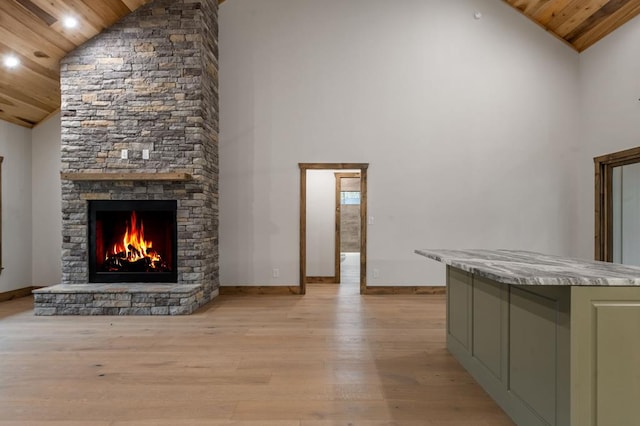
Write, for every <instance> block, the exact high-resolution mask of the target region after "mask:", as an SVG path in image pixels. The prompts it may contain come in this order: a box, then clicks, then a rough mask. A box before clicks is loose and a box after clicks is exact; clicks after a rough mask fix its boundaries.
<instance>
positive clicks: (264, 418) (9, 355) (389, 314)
mask: <svg viewBox="0 0 640 426" xmlns="http://www.w3.org/2000/svg"><path fill="white" fill-rule="evenodd" d="M444 324H445V306H444V298H443V297H442V296H429V295H411V296H404V295H393V296H360V295H358V287H357V285H353V286H345V285H340V286H337V285H333V286H332V285H323V284H318V285H309V286H308V293H307V295H305V296H220V297H219V298H218V299H216V300H215V301H214V302H212V303H211V304H209V305H208V306H206V307H204V308H203V309H201V310H199V311H198V312H197V313H195V314H194V315H190V316H181V317H34V316H33V311H32V299H31V298H24V299H19V300H14V301H9V302H4V303H0V425H2V426H9V425H11V426H13V425H15V426H18V425H20V426H24V425H47V426H53V425H55V426H63V425H64V426H67V425H70V426H81V425H82V426H106V425H111V426H124V425H127V426H132V425H142V426H151V425H154V426H155V425H158V426H169V425H171V426H174V425H196V426H203V425H252V426H259V425H260V426H262V425H264V426H329V425H344V426H346V425H365V426H366V425H371V426H373V425H376V426H382V425H385V426H391V425H408V426H410V425H425V426H434V425H442V426H453V425H477V426H499V425H512V424H513V423H512V422H511V421H510V420H509V419H508V417H507V416H506V415H505V414H504V413H503V412H502V411H501V410H500V409H499V408H498V407H497V406H496V404H495V403H494V402H493V401H492V400H491V399H490V398H489V397H488V396H487V395H486V394H485V393H484V391H483V390H482V389H481V388H480V387H479V386H478V385H477V384H475V382H474V381H473V379H472V378H471V377H470V376H469V375H468V374H467V373H466V372H465V371H464V370H463V369H462V367H460V365H459V364H458V363H457V362H456V361H455V360H454V359H453V358H452V357H451V356H450V355H449V354H448V353H447V352H446V350H445V335H444Z"/></svg>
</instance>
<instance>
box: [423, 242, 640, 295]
mask: <svg viewBox="0 0 640 426" xmlns="http://www.w3.org/2000/svg"><path fill="white" fill-rule="evenodd" d="M415 252H416V253H417V254H419V255H422V256H425V257H428V258H429V259H433V260H437V261H438V262H442V263H445V264H447V265H450V266H453V267H455V268H458V269H462V270H464V271H467V272H471V273H473V274H477V275H479V276H483V277H485V278H489V279H491V280H494V281H498V282H501V283H504V284H517V285H568V286H572V285H575V286H579V285H583V286H640V267H637V266H630V265H620V264H616V263H607V262H598V261H593V260H582V259H571V258H566V257H559V256H551V255H546V254H541V253H535V252H530V251H518V250H445V249H442V250H439V249H434V250H431V249H424V250H416V251H415Z"/></svg>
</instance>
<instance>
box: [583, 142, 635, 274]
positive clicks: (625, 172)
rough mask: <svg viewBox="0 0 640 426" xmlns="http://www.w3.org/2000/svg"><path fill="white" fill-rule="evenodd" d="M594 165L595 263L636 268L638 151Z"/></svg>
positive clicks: (611, 156)
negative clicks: (620, 264) (617, 264)
mask: <svg viewBox="0 0 640 426" xmlns="http://www.w3.org/2000/svg"><path fill="white" fill-rule="evenodd" d="M594 162H595V183H596V188H595V259H596V260H602V261H605V262H616V263H622V264H627V265H636V266H640V243H639V241H640V148H632V149H628V150H625V151H620V152H615V153H612V154H607V155H603V156H600V157H596V158H594Z"/></svg>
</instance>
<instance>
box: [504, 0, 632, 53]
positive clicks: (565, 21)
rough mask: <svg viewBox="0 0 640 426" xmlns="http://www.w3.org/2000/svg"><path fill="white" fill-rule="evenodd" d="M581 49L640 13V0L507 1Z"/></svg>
mask: <svg viewBox="0 0 640 426" xmlns="http://www.w3.org/2000/svg"><path fill="white" fill-rule="evenodd" d="M504 1H506V2H507V3H509V4H510V5H511V6H513V7H515V8H516V9H518V10H519V11H521V12H522V13H523V14H524V15H525V16H527V17H528V18H529V19H531V20H533V21H534V22H536V23H537V24H539V25H540V26H541V27H543V28H545V29H546V30H547V31H549V32H551V33H552V34H554V35H555V36H556V37H558V38H560V39H562V40H564V41H565V42H567V43H568V44H569V45H571V46H572V47H573V48H574V49H576V50H577V51H578V52H582V51H583V50H585V49H586V48H588V47H589V46H591V45H593V44H594V43H596V42H597V41H598V40H600V39H602V38H603V37H604V36H606V35H607V34H609V33H611V32H612V31H614V30H615V29H616V28H618V27H620V26H621V25H624V24H625V23H627V22H628V21H629V20H631V19H632V18H634V17H636V16H637V15H638V14H639V13H640V0H504Z"/></svg>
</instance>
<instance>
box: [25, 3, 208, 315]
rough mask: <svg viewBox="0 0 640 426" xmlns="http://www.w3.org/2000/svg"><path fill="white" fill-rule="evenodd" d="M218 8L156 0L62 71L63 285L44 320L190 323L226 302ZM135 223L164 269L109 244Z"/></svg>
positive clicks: (42, 307)
mask: <svg viewBox="0 0 640 426" xmlns="http://www.w3.org/2000/svg"><path fill="white" fill-rule="evenodd" d="M217 7H218V5H217V0H156V1H154V2H152V3H150V4H148V5H146V6H143V7H141V8H139V9H137V10H136V11H135V12H133V13H132V14H131V15H129V16H127V17H125V18H124V19H123V20H122V21H120V22H118V23H117V24H115V25H114V26H113V27H111V28H109V29H107V30H105V31H104V32H103V33H101V34H100V35H98V36H96V37H95V38H94V39H92V40H90V41H89V42H87V43H86V44H84V45H82V46H80V47H79V48H78V49H76V50H75V51H73V52H71V53H70V54H69V55H68V56H67V57H65V58H64V59H63V60H62V62H61V92H62V107H61V112H62V120H61V126H62V146H61V149H62V167H63V170H62V210H63V211H62V216H63V218H62V221H63V223H62V232H63V245H62V280H63V282H62V284H61V285H60V286H53V287H49V288H46V289H41V290H38V291H37V292H36V293H35V295H36V296H35V301H36V302H35V303H36V314H38V315H59V314H180V313H190V312H192V311H193V310H194V309H196V308H197V307H198V306H201V305H202V304H204V303H206V302H208V301H209V300H211V298H212V297H215V296H216V295H217V292H218V287H219V282H218V281H219V280H218V237H217V226H218V154H217V135H218V93H217V69H218V65H217V56H218V47H217ZM110 203H111V204H110ZM127 203H129V204H131V203H133V204H135V203H139V204H137V207H135V208H131V206H129V207H126V205H127ZM154 203H155V204H154ZM109 205H111V206H112V207H106V206H109ZM160 205H162V206H165V207H166V206H169V205H171V206H173V207H171V208H169V209H165V212H166V211H167V210H168V211H171V210H172V211H173V213H165V214H164V216H163V214H159V215H155V216H154V215H153V214H151V213H150V212H151V211H154V209H155V211H158V206H160ZM114 206H115V207H114ZM122 206H125V207H122ZM145 206H146V207H145ZM150 206H155V207H150ZM160 210H162V209H160ZM105 211H106V212H105ZM109 212H110V213H109ZM132 212H135V219H134V218H133V217H132ZM167 215H168V216H171V217H173V218H175V222H174V223H172V224H168V223H163V221H164V220H166V218H167V217H168V216H167ZM138 219H142V220H143V222H144V229H145V236H146V237H150V235H149V232H151V233H154V235H153V238H154V239H155V240H157V241H153V242H152V243H153V247H162V250H163V251H164V253H155V254H154V253H153V249H151V251H149V253H144V255H146V254H151V255H152V257H154V256H156V254H157V255H158V256H160V259H161V260H160V261H154V260H153V259H151V258H145V256H144V255H143V256H142V258H141V257H140V256H139V255H140V253H138V254H136V253H134V252H133V251H130V247H128V246H129V245H131V244H128V243H124V241H123V242H122V243H118V242H117V240H118V238H120V236H119V235H112V234H118V233H120V232H122V231H123V230H124V229H125V228H126V226H127V225H126V224H127V223H128V224H129V225H128V226H131V223H132V222H133V221H136V223H138ZM122 221H124V224H123V223H118V224H116V222H122ZM105 227H106V228H109V229H106V228H105ZM123 227H125V228H123ZM149 227H154V228H161V229H160V230H157V229H156V230H154V231H150V228H149ZM171 227H174V228H172V229H173V231H171V230H169V231H168V230H167V228H171ZM138 231H139V229H138ZM105 232H106V233H109V235H105ZM101 239H102V240H101ZM105 240H109V243H108V244H107V243H106V242H105ZM114 241H115V242H114ZM96 243H99V245H98V246H96ZM110 244H116V245H117V244H121V245H120V246H117V247H115V249H108V248H107V245H110ZM125 245H126V246H127V247H125ZM131 246H132V247H131V250H137V251H140V248H139V247H134V246H133V245H131ZM109 250H111V251H112V252H108V251H109ZM145 250H146V249H145ZM114 252H115V253H114ZM169 252H170V253H169ZM98 257H99V258H100V259H101V260H98ZM125 258H126V259H128V260H127V263H128V264H127V265H124V266H123V269H125V271H121V273H120V275H118V273H115V274H114V272H115V271H112V270H110V269H116V268H117V265H118V264H121V263H122V261H123V259H125ZM154 258H155V257H154ZM105 261H106V262H107V264H106V266H105V264H104V262H105ZM136 262H137V263H136ZM154 262H155V263H154ZM154 265H155V266H157V267H158V268H159V269H158V270H156V271H154V270H153V266H154ZM120 266H122V265H120ZM145 268H147V269H148V270H144V269H145ZM105 269H107V270H105ZM160 269H162V271H160ZM137 278H140V279H137ZM104 283H110V284H104ZM161 283H167V284H161ZM164 290H166V294H163V293H162V292H163V291H164ZM74 295H75V296H74ZM134 299H135V300H138V302H136V303H137V304H136V303H133V302H131V300H134ZM181 299H184V300H181ZM127 300H128V301H130V302H131V303H129V304H125V303H124V301H127ZM176 300H177V302H176ZM96 301H101V302H107V303H98V304H96V303H95V302H96ZM109 301H111V303H109ZM170 301H173V304H172V303H171V302H170ZM182 302H184V305H182V304H181V303H182ZM167 306H172V307H174V309H165V308H166V307H167ZM101 308H104V309H101ZM154 308H155V309H154Z"/></svg>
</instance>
